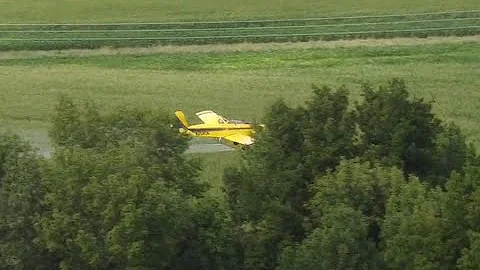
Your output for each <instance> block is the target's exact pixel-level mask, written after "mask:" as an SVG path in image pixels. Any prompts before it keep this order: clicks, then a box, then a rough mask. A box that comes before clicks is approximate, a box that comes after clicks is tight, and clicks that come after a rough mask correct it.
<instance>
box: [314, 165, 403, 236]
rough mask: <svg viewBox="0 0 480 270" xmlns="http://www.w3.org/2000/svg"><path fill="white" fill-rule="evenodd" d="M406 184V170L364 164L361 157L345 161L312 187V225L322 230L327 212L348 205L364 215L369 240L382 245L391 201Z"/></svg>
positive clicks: (320, 178) (316, 181)
mask: <svg viewBox="0 0 480 270" xmlns="http://www.w3.org/2000/svg"><path fill="white" fill-rule="evenodd" d="M404 181H405V180H404V178H403V174H402V171H401V170H399V169H397V168H394V167H383V166H381V165H379V164H370V163H369V162H362V161H360V159H359V158H356V159H351V160H343V161H342V162H340V164H339V165H338V166H337V167H336V168H335V170H334V171H331V172H329V173H327V174H326V175H324V176H322V177H319V178H317V179H316V180H315V182H314V184H313V185H312V191H313V198H312V199H311V200H310V202H309V208H310V209H311V210H310V211H311V216H310V220H311V224H310V225H309V226H311V227H312V228H313V229H314V228H317V227H321V226H322V223H323V219H324V215H325V213H328V212H330V211H331V210H330V209H331V208H332V207H336V205H339V204H344V205H347V206H349V207H351V208H352V209H354V210H355V211H358V212H359V213H361V214H362V215H363V219H364V222H365V226H366V228H367V237H368V239H369V240H370V241H371V242H372V243H373V244H374V245H379V242H380V228H381V224H382V221H383V218H384V215H385V206H386V203H387V200H388V199H389V196H390V194H392V192H394V191H395V190H397V189H398V188H399V187H400V186H401V185H402V184H403V183H404Z"/></svg>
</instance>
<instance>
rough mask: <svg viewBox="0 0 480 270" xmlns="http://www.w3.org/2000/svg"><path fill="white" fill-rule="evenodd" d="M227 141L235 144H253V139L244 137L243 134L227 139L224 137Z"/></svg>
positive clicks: (227, 137) (230, 136)
mask: <svg viewBox="0 0 480 270" xmlns="http://www.w3.org/2000/svg"><path fill="white" fill-rule="evenodd" d="M223 138H224V139H225V140H229V141H232V142H235V143H240V144H243V145H250V144H253V139H252V137H250V136H247V135H243V134H233V135H229V136H226V137H223Z"/></svg>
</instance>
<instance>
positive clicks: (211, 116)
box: [196, 110, 228, 125]
mask: <svg viewBox="0 0 480 270" xmlns="http://www.w3.org/2000/svg"><path fill="white" fill-rule="evenodd" d="M196 115H197V116H198V118H200V120H202V121H203V123H205V124H208V125H218V124H226V123H228V120H227V119H225V118H224V117H223V116H220V115H218V114H216V113H215V112H213V111H209V110H208V111H201V112H197V113H196Z"/></svg>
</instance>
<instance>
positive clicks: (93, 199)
mask: <svg viewBox="0 0 480 270" xmlns="http://www.w3.org/2000/svg"><path fill="white" fill-rule="evenodd" d="M141 162H142V161H141V156H139V153H138V152H137V149H135V148H130V147H119V148H112V149H109V150H107V151H106V152H100V153H99V152H96V151H94V150H91V149H81V148H76V147H73V148H69V149H66V150H60V151H58V152H56V153H55V156H54V163H52V164H51V165H50V167H49V168H47V171H46V176H45V177H46V184H47V195H46V199H45V204H46V206H47V207H48V209H49V211H48V213H45V214H44V215H43V216H42V217H41V220H40V223H39V224H40V229H41V236H42V237H41V243H42V244H43V245H44V246H45V247H46V248H47V249H48V250H49V251H50V252H52V253H54V254H57V256H58V257H60V258H61V262H60V268H62V269H72V268H73V269H107V268H108V269H111V268H129V267H135V268H140V269H164V268H165V267H166V266H168V265H169V263H170V261H171V259H172V257H174V255H175V251H176V244H177V242H178V241H180V240H181V239H182V231H183V228H185V226H186V224H187V223H188V222H189V220H188V218H187V217H188V216H189V215H190V214H189V213H190V211H192V207H191V200H190V199H188V197H185V196H184V195H182V193H181V192H179V190H177V189H175V188H173V187H169V186H168V185H167V184H166V183H165V182H164V181H162V180H161V179H159V178H155V177H152V175H151V174H150V172H149V171H150V170H152V169H154V168H151V167H142V165H141ZM139 163H140V164H139ZM159 165H164V164H159ZM153 175H155V174H153Z"/></svg>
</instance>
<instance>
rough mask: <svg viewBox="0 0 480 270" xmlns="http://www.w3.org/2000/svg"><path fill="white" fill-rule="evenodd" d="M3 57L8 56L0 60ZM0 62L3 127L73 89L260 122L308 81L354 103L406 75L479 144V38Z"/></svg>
mask: <svg viewBox="0 0 480 270" xmlns="http://www.w3.org/2000/svg"><path fill="white" fill-rule="evenodd" d="M0 58H2V57H1V56H0ZM3 58H7V59H1V60H0V78H1V81H2V84H1V85H0V120H1V121H2V122H3V123H4V126H10V127H21V128H44V127H46V126H48V122H49V115H50V114H51V112H52V108H53V105H54V103H55V98H56V96H57V95H58V94H59V93H68V94H70V95H71V96H72V97H75V98H81V99H85V98H91V99H94V100H96V101H98V102H99V103H101V104H106V106H107V107H115V106H119V105H124V106H145V107H160V108H163V109H164V110H165V111H166V112H172V111H173V110H175V109H184V110H185V111H186V112H187V113H188V114H189V115H190V116H191V115H192V114H193V113H194V112H195V111H197V110H201V109H205V108H208V109H213V110H216V111H218V112H219V113H222V114H224V115H225V116H226V117H233V118H244V119H252V120H258V119H260V118H261V117H262V115H263V113H264V111H265V108H266V107H267V106H268V105H269V104H270V103H272V102H273V101H274V100H276V99H277V98H280V97H283V98H285V99H286V100H287V101H288V102H289V103H291V104H292V105H295V104H301V103H302V102H303V101H304V100H305V99H306V98H308V96H309V95H310V93H311V84H317V85H323V84H326V85H329V86H333V87H337V86H340V85H341V84H346V85H347V86H349V87H350V88H351V90H352V96H353V97H354V98H356V97H358V89H359V85H360V84H361V83H362V82H364V81H367V80H368V81H371V82H374V83H379V82H384V81H385V80H387V79H388V78H390V77H393V76H399V77H401V78H405V79H406V80H407V82H408V86H409V88H410V89H411V91H412V93H414V94H415V95H416V96H420V97H425V98H426V99H428V100H431V99H434V100H436V104H435V111H436V112H437V113H438V114H439V116H440V117H441V118H443V119H446V120H454V121H455V122H458V123H459V124H460V125H461V126H462V127H463V128H464V130H465V131H466V133H467V134H468V135H469V136H470V138H471V139H472V140H474V141H475V142H476V143H477V144H479V143H480V137H477V134H479V133H480V123H479V121H480V120H479V119H480V112H479V111H478V109H477V108H480V99H479V98H478V97H479V96H480V91H479V89H478V85H480V76H479V75H480V46H479V43H478V41H471V42H467V43H458V42H453V43H439V44H432V45H429V46H423V45H408V46H402V45H401V43H399V44H397V45H392V46H386V47H382V46H359V47H354V46H353V47H336V48H306V49H285V50H281V49H278V50H271V51H239V52H235V51H234V52H203V53H198V52H175V53H155V54H145V55H136V54H125V55H122V54H120V55H118V54H117V55H94V56H83V57H78V56H71V57H70V56H60V57H57V56H46V57H40V58H38V57H32V58H23V59H18V58H16V57H14V58H13V59H8V57H3Z"/></svg>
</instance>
